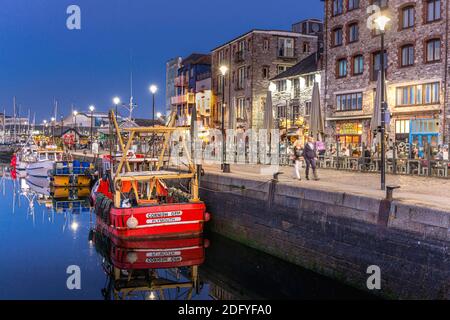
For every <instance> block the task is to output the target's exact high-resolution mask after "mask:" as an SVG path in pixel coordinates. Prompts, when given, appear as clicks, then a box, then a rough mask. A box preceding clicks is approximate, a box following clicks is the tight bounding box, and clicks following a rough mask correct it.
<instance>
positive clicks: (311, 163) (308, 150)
mask: <svg viewBox="0 0 450 320" xmlns="http://www.w3.org/2000/svg"><path fill="white" fill-rule="evenodd" d="M303 158H304V159H305V162H306V180H309V168H310V167H311V168H312V170H313V176H314V180H315V181H318V180H319V177H318V176H317V168H316V160H317V150H316V145H315V143H314V138H313V137H308V142H307V143H306V144H305V147H304V148H303Z"/></svg>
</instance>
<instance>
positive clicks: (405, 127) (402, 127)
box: [395, 120, 410, 134]
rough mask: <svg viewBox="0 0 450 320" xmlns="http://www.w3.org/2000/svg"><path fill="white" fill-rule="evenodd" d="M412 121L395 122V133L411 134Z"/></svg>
mask: <svg viewBox="0 0 450 320" xmlns="http://www.w3.org/2000/svg"><path fill="white" fill-rule="evenodd" d="M409 124H410V120H397V121H395V133H396V134H409Z"/></svg>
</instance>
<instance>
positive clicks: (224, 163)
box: [219, 65, 231, 173]
mask: <svg viewBox="0 0 450 320" xmlns="http://www.w3.org/2000/svg"><path fill="white" fill-rule="evenodd" d="M219 70H220V73H221V74H222V171H223V172H224V173H230V172H231V170H230V165H229V164H228V163H227V142H226V137H225V76H226V75H227V73H228V67H227V66H225V65H223V66H221V67H220V68H219Z"/></svg>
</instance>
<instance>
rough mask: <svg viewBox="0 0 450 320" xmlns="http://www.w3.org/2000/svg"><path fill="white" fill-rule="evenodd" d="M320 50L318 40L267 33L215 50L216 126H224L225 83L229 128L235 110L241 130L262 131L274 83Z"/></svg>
mask: <svg viewBox="0 0 450 320" xmlns="http://www.w3.org/2000/svg"><path fill="white" fill-rule="evenodd" d="M316 50H317V36H314V35H309V34H301V33H296V32H291V31H267V30H252V31H250V32H247V33H245V34H243V35H241V36H239V37H237V38H236V39H234V40H231V41H229V42H227V43H225V44H223V45H221V46H219V47H217V48H216V49H213V50H212V83H213V91H214V93H215V95H216V96H217V102H216V103H215V105H214V108H213V112H212V116H211V118H212V125H214V126H216V127H220V126H221V119H222V115H221V109H222V108H221V106H222V99H223V94H222V84H223V81H224V83H225V92H224V95H225V100H224V101H225V106H226V108H225V126H226V127H228V124H229V121H230V119H229V115H230V113H229V108H230V107H232V108H234V111H235V112H234V115H235V116H236V119H235V120H236V125H237V128H238V129H243V130H246V129H250V128H253V129H257V128H261V127H262V123H263V114H264V112H263V110H264V105H265V100H266V97H267V90H268V88H269V83H270V79H271V78H273V77H274V76H276V75H277V74H279V73H281V72H284V71H286V70H287V69H289V68H290V67H292V66H293V65H295V64H296V63H297V62H299V61H300V60H302V59H303V58H305V57H307V56H309V55H310V54H311V53H312V52H315V51H316ZM223 65H225V66H227V67H228V73H227V75H226V76H225V77H223V76H222V75H221V73H220V67H221V66H223ZM232 114H233V113H232Z"/></svg>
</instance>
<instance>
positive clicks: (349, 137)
mask: <svg viewBox="0 0 450 320" xmlns="http://www.w3.org/2000/svg"><path fill="white" fill-rule="evenodd" d="M336 143H338V144H339V148H340V149H341V150H343V148H346V149H350V150H352V154H351V156H358V153H359V152H360V150H361V146H362V143H363V122H362V121H348V122H347V121H342V122H336Z"/></svg>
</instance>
